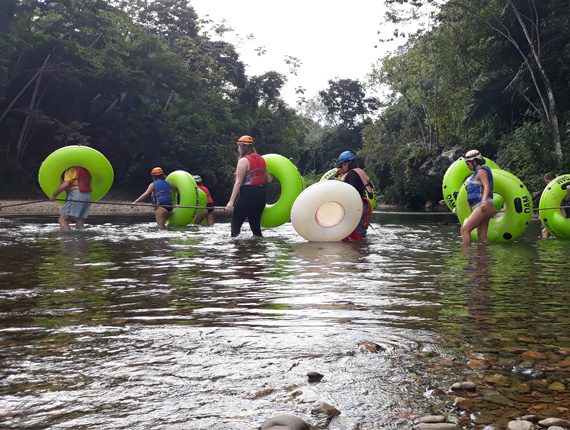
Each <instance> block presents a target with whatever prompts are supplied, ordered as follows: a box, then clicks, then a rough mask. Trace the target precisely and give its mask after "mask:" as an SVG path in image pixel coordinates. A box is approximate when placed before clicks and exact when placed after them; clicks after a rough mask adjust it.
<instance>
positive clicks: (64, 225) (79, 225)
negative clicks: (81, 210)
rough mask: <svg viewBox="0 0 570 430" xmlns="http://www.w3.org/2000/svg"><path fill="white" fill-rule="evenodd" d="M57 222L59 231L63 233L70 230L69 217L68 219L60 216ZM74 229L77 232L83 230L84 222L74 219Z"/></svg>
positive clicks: (80, 219)
mask: <svg viewBox="0 0 570 430" xmlns="http://www.w3.org/2000/svg"><path fill="white" fill-rule="evenodd" d="M57 222H59V226H60V227H61V229H62V230H63V231H69V230H71V226H70V225H69V224H70V222H71V220H70V217H68V216H67V215H60V217H59V218H58V220H57ZM75 228H76V229H77V230H83V229H84V228H85V220H84V219H82V218H76V219H75Z"/></svg>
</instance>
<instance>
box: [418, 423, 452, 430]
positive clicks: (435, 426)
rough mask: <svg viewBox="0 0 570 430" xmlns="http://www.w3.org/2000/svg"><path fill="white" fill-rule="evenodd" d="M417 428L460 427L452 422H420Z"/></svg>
mask: <svg viewBox="0 0 570 430" xmlns="http://www.w3.org/2000/svg"><path fill="white" fill-rule="evenodd" d="M414 429H415V430H458V429H459V427H457V425H455V424H452V423H420V424H418V425H417V426H415V427H414Z"/></svg>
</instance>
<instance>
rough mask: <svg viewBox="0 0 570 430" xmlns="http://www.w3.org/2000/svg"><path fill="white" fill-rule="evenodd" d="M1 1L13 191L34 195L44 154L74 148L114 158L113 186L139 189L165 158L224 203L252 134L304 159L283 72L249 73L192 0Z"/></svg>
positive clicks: (7, 156)
mask: <svg viewBox="0 0 570 430" xmlns="http://www.w3.org/2000/svg"><path fill="white" fill-rule="evenodd" d="M0 2H1V4H0V151H1V152H0V169H1V170H2V173H3V175H2V176H3V178H5V179H4V180H3V181H2V188H3V189H5V190H12V191H14V192H19V193H20V194H22V192H23V190H24V189H27V188H25V185H26V184H28V188H29V189H30V190H34V189H35V188H34V187H37V186H36V183H35V176H36V173H37V170H38V167H39V164H40V163H41V161H42V160H43V159H44V158H45V157H46V156H47V155H48V154H49V153H51V152H52V151H53V150H55V149H57V148H58V147H61V146H64V145H70V144H84V145H89V146H92V147H94V148H96V149H98V150H99V151H101V152H102V153H104V154H105V155H106V156H107V157H108V158H109V160H110V161H111V163H112V165H113V167H114V170H115V185H114V187H113V189H115V190H117V189H119V190H120V189H130V188H133V187H134V189H136V190H137V191H136V192H138V191H140V189H141V188H143V189H144V187H145V186H146V184H147V182H148V180H149V169H150V168H152V167H153V166H155V165H161V166H163V167H164V168H165V170H167V171H173V170H176V169H184V170H187V171H189V172H192V173H199V174H201V175H202V177H203V178H204V181H205V182H206V183H207V184H208V185H209V186H210V187H211V189H212V190H213V194H214V195H216V194H218V196H220V197H221V198H225V197H226V196H225V193H226V190H231V183H232V173H233V169H234V168H235V162H236V156H237V152H236V147H235V141H236V140H237V138H238V137H239V136H241V135H243V134H246V133H247V134H252V135H254V136H255V138H256V143H257V148H258V149H259V150H260V152H262V153H267V152H277V153H280V154H283V155H285V156H287V157H290V158H291V159H293V160H294V161H295V162H298V160H299V155H300V154H299V147H300V144H301V143H302V140H303V136H304V135H305V121H304V120H303V118H302V117H301V116H299V115H298V114H296V113H295V111H294V110H293V109H291V108H289V107H287V106H286V105H285V103H284V102H283V100H282V99H281V97H280V90H281V88H282V86H283V85H284V83H285V77H284V76H282V75H280V74H278V73H275V72H268V73H265V74H263V75H261V76H253V77H248V76H246V74H245V67H244V65H243V63H242V62H241V61H240V59H239V57H238V55H237V53H236V51H235V48H234V46H232V45H230V44H228V43H225V42H220V41H215V40H213V39H212V38H210V37H209V35H208V33H207V32H205V31H201V27H200V26H201V21H200V20H199V18H198V16H197V15H196V13H195V12H194V10H193V8H192V7H191V6H190V5H189V4H188V3H187V2H186V1H183V0H158V1H150V0H137V1H124V2H115V3H113V4H111V3H109V2H107V1H103V0H43V1H36V0H0ZM11 180H12V181H14V183H16V184H17V187H14V184H13V183H10V181H11Z"/></svg>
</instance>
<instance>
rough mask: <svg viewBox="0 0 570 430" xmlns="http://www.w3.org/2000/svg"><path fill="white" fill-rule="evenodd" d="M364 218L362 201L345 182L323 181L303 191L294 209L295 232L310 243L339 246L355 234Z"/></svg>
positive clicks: (292, 212)
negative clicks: (361, 218)
mask: <svg viewBox="0 0 570 430" xmlns="http://www.w3.org/2000/svg"><path fill="white" fill-rule="evenodd" d="M361 216H362V199H361V198H360V196H359V195H358V192H357V191H356V189H355V188H354V187H353V186H352V185H349V184H346V183H344V182H342V181H323V182H317V183H316V184H313V185H311V186H310V187H308V188H307V189H306V190H305V191H303V192H302V193H301V194H300V195H299V197H297V200H295V203H294V204H293V208H292V209H291V222H292V224H293V228H294V229H295V231H296V232H297V233H298V234H299V235H300V236H302V237H303V238H305V239H306V240H308V241H312V242H336V241H338V240H341V239H343V238H345V237H346V236H348V235H349V234H350V233H352V232H353V231H354V229H355V228H356V226H357V225H358V222H359V221H360V217H361Z"/></svg>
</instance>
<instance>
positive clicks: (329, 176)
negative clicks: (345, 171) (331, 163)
mask: <svg viewBox="0 0 570 430" xmlns="http://www.w3.org/2000/svg"><path fill="white" fill-rule="evenodd" d="M337 173H338V169H337V168H336V167H335V168H334V169H330V170H329V171H328V172H325V174H324V175H323V176H321V179H319V181H328V180H329V179H338V178H337V177H336V175H337ZM370 183H371V184H372V188H373V192H372V198H371V199H370V206H372V210H374V209H376V202H377V201H378V191H377V190H376V186H375V185H374V182H372V179H370Z"/></svg>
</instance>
